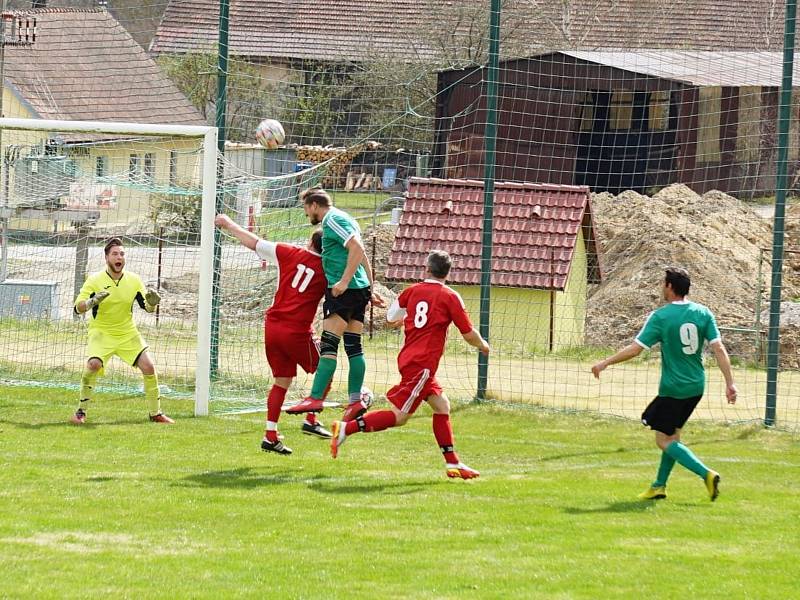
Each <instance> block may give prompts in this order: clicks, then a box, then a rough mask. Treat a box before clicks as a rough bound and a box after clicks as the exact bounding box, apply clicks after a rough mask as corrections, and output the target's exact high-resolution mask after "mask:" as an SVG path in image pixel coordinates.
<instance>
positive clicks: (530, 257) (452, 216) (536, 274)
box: [386, 178, 600, 290]
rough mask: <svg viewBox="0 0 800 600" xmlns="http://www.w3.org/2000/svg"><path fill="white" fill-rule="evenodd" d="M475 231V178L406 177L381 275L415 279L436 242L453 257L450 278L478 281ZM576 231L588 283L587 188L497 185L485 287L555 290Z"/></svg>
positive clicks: (592, 261) (593, 277)
mask: <svg viewBox="0 0 800 600" xmlns="http://www.w3.org/2000/svg"><path fill="white" fill-rule="evenodd" d="M482 229H483V182H481V181H472V180H465V179H423V178H412V179H411V181H410V184H409V188H408V192H407V194H406V202H405V208H404V210H403V215H402V217H401V219H400V226H399V228H398V231H397V236H396V237H395V241H394V244H393V245H392V254H391V256H390V257H389V265H388V268H387V271H386V278H387V279H389V280H393V281H415V280H419V279H422V278H423V277H424V275H425V259H426V257H427V255H428V252H429V251H430V250H432V249H435V248H438V249H441V250H445V251H447V252H448V253H450V255H451V256H452V257H453V270H452V271H451V272H450V276H449V277H448V281H449V282H450V283H454V284H464V285H478V284H480V279H481V233H482ZM581 229H583V235H584V239H585V240H586V246H587V259H588V264H589V273H588V275H589V281H590V282H592V283H596V282H599V281H600V266H599V262H598V257H597V248H596V245H595V239H596V236H595V235H594V227H593V223H592V210H591V200H590V195H589V188H588V187H585V186H572V185H549V184H532V183H497V184H496V185H495V197H494V236H493V248H492V279H491V282H492V285H499V286H506V287H521V288H537V289H545V290H563V289H564V286H565V285H566V283H567V277H568V275H569V271H570V266H571V264H572V258H573V256H574V253H575V244H576V242H577V239H578V231H579V230H581Z"/></svg>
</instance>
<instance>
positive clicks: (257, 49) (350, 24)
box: [150, 0, 784, 68]
mask: <svg viewBox="0 0 800 600" xmlns="http://www.w3.org/2000/svg"><path fill="white" fill-rule="evenodd" d="M783 4H784V3H783V2H775V0H726V1H722V0H691V1H683V2H664V0H572V1H570V2H564V1H563V0H543V1H541V2H530V1H529V0H506V1H505V2H504V3H503V11H502V13H501V19H502V23H503V31H502V32H501V35H502V36H503V42H502V44H501V51H502V52H503V53H504V54H509V55H511V56H530V55H532V54H537V53H541V52H542V51H544V50H550V49H565V48H573V49H574V48H584V49H592V50H594V49H598V48H624V49H629V48H676V49H688V48H693V49H706V50H721V49H735V48H736V49H742V50H755V49H758V50H769V49H772V50H779V49H780V48H781V40H782V34H783V11H784V7H783ZM487 7H488V1H487V0H369V1H364V0H231V3H230V38H229V41H230V52H231V55H232V56H238V57H242V56H247V57H251V58H260V59H272V60H285V59H304V60H309V59H310V60H330V61H365V60H366V61H368V60H373V59H375V57H380V56H384V57H392V58H394V59H404V60H411V61H414V60H417V59H420V58H423V59H425V60H427V61H433V62H438V59H442V60H444V64H447V65H450V66H452V63H451V61H452V60H453V57H459V59H469V58H471V59H472V60H467V63H471V62H474V60H475V56H474V53H475V52H477V50H476V48H475V47H476V46H482V47H484V49H485V40H482V41H481V40H479V39H478V38H480V37H481V36H485V29H486V26H485V20H486V16H485V14H484V13H483V12H482V11H486V10H487ZM218 24H219V2H218V1H217V0H170V2H169V4H168V5H167V8H166V10H165V12H164V17H163V19H162V21H161V23H160V25H159V27H158V31H157V32H156V34H155V36H154V38H153V41H152V44H151V46H150V50H151V52H154V53H161V52H167V53H170V52H175V53H183V52H208V51H211V50H212V49H213V47H214V44H216V42H217V28H218ZM459 64H460V63H459ZM461 66H463V65H461ZM443 68H444V67H443Z"/></svg>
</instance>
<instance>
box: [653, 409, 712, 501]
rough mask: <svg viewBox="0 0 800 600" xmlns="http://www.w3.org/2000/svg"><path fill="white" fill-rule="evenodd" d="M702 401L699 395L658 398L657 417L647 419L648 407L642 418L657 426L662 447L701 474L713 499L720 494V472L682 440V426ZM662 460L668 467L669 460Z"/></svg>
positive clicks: (670, 455) (656, 429) (695, 472)
mask: <svg viewBox="0 0 800 600" xmlns="http://www.w3.org/2000/svg"><path fill="white" fill-rule="evenodd" d="M699 401H700V396H697V397H694V398H686V399H675V398H663V397H660V398H656V400H654V401H653V403H656V402H658V403H659V408H658V411H657V418H655V417H651V418H650V420H649V421H648V420H646V416H647V414H648V413H647V410H645V414H644V415H643V416H642V419H643V421H645V422H647V423H648V424H650V426H651V427H653V429H655V431H656V445H657V446H658V447H659V448H660V449H661V451H662V452H663V453H664V454H666V455H667V456H668V457H669V458H671V459H672V460H674V461H675V462H677V463H678V464H679V465H681V466H682V467H684V468H685V469H688V470H689V471H691V472H692V473H694V474H696V475H697V476H698V477H700V478H701V479H702V480H703V482H704V483H705V485H706V489H707V491H708V495H709V497H710V498H711V500H715V499H716V498H717V496H718V495H719V480H720V478H719V473H717V472H716V471H713V470H711V469H709V468H708V467H707V466H706V465H704V464H703V462H702V461H701V460H700V459H699V458H698V457H697V456H696V455H695V453H694V452H692V450H691V449H690V448H688V447H687V446H686V445H684V444H683V443H682V442H681V429H682V428H683V426H684V425H685V424H686V421H688V420H689V417H690V416H691V414H692V412H694V409H695V407H696V406H697V403H698V402H699ZM653 403H651V404H653ZM648 408H649V407H648ZM656 421H657V422H656ZM662 462H663V463H666V464H665V465H664V469H665V471H667V469H668V463H669V461H668V460H666V459H662ZM659 470H660V469H659ZM665 484H666V482H665Z"/></svg>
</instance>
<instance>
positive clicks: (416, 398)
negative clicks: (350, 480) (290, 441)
mask: <svg viewBox="0 0 800 600" xmlns="http://www.w3.org/2000/svg"><path fill="white" fill-rule="evenodd" d="M401 375H402V379H401V381H400V383H398V384H397V385H396V386H394V387H392V389H390V390H389V391H388V392H387V393H386V397H387V399H388V400H389V402H390V403H391V404H392V407H391V410H374V411H371V412H368V413H367V414H365V415H358V416H357V417H356V418H355V419H353V420H352V421H334V422H333V423H332V424H331V433H333V438H331V456H332V457H333V458H336V456H337V455H338V453H339V447H340V446H341V445H342V444H344V442H345V440H346V439H347V436H348V435H353V434H354V433H359V432H361V433H372V432H375V431H383V430H384V429H389V428H390V427H398V426H401V425H405V424H406V422H408V419H410V418H411V415H413V414H414V412H415V411H416V410H417V408H418V407H419V405H420V404H421V403H422V399H423V398H424V397H425V394H426V390H427V389H428V384H429V383H430V379H431V377H430V371H429V370H428V369H422V370H420V369H411V370H409V371H407V372H405V373H401Z"/></svg>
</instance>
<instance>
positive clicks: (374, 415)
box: [331, 406, 411, 458]
mask: <svg viewBox="0 0 800 600" xmlns="http://www.w3.org/2000/svg"><path fill="white" fill-rule="evenodd" d="M410 418H411V415H410V414H409V413H404V412H401V411H399V410H398V409H397V408H396V407H394V406H392V407H391V410H373V411H371V412H368V413H366V414H362V415H358V416H357V417H356V418H355V419H353V420H352V421H333V423H331V433H332V434H333V437H332V438H331V456H332V457H333V458H336V457H337V456H338V454H339V448H340V447H341V446H342V444H344V442H345V440H346V439H347V437H348V436H350V435H353V434H355V433H374V432H376V431H383V430H384V429H389V428H390V427H400V426H401V425H405V424H406V423H407V422H408V419H410Z"/></svg>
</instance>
